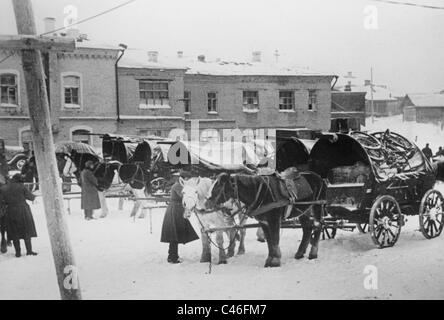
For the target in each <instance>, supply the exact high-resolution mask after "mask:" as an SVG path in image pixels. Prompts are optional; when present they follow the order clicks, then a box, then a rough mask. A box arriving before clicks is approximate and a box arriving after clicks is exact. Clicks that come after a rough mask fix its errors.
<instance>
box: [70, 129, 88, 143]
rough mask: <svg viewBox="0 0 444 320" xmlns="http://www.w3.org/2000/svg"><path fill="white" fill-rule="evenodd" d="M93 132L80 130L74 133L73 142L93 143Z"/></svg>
mask: <svg viewBox="0 0 444 320" xmlns="http://www.w3.org/2000/svg"><path fill="white" fill-rule="evenodd" d="M90 134H91V132H90V131H89V130H85V129H78V130H74V131H73V132H72V141H74V142H80V143H86V144H90V143H91V135H90Z"/></svg>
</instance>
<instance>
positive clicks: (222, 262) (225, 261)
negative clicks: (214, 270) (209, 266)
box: [218, 260, 227, 264]
mask: <svg viewBox="0 0 444 320" xmlns="http://www.w3.org/2000/svg"><path fill="white" fill-rule="evenodd" d="M218 264H227V260H221V261H219V263H218Z"/></svg>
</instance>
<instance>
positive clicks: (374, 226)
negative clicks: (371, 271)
mask: <svg viewBox="0 0 444 320" xmlns="http://www.w3.org/2000/svg"><path fill="white" fill-rule="evenodd" d="M309 163H310V170H312V171H314V172H316V173H318V174H319V175H320V176H321V177H322V178H324V179H325V180H326V182H327V192H326V201H327V205H326V213H327V216H326V217H325V220H326V221H327V223H328V222H330V223H336V225H337V226H338V228H341V227H342V226H348V225H349V224H350V223H353V224H357V225H358V227H359V229H360V231H361V232H369V233H370V234H371V237H372V239H373V242H374V243H375V244H376V245H377V246H379V247H380V248H384V247H390V246H393V245H394V244H395V243H396V241H397V240H398V238H399V234H400V232H401V227H402V226H403V225H404V223H405V218H404V216H406V215H407V216H412V215H419V225H420V230H421V232H422V234H423V235H424V236H425V237H426V238H428V239H430V238H434V237H437V236H439V235H440V234H441V232H442V229H443V225H444V220H443V205H444V198H443V196H442V194H441V193H440V192H439V191H437V190H434V189H433V186H434V184H435V182H436V172H435V170H434V169H433V167H432V165H431V164H430V163H429V161H428V160H427V159H426V157H425V156H424V154H423V153H422V152H421V151H420V150H419V148H418V147H417V146H416V145H415V144H414V143H412V142H410V141H408V140H407V139H406V138H404V137H402V136H401V135H398V134H396V133H393V132H390V131H389V130H387V131H386V132H378V133H374V134H366V133H362V132H353V133H350V134H328V135H324V136H323V137H321V138H320V139H319V140H318V141H317V142H316V144H315V145H314V146H313V148H312V150H311V153H310V159H309Z"/></svg>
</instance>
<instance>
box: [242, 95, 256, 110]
mask: <svg viewBox="0 0 444 320" xmlns="http://www.w3.org/2000/svg"><path fill="white" fill-rule="evenodd" d="M243 108H244V110H245V111H249V110H254V111H256V110H259V92H258V91H244V92H243Z"/></svg>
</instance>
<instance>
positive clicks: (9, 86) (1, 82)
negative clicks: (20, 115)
mask: <svg viewBox="0 0 444 320" xmlns="http://www.w3.org/2000/svg"><path fill="white" fill-rule="evenodd" d="M0 88H1V100H0V104H1V105H2V106H11V107H17V106H18V77H17V75H16V74H13V73H3V74H0Z"/></svg>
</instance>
